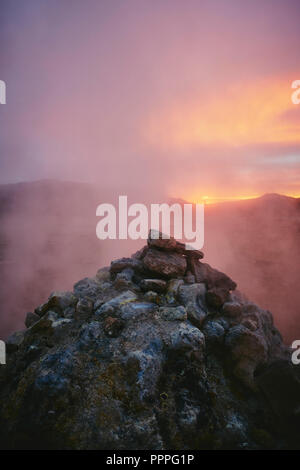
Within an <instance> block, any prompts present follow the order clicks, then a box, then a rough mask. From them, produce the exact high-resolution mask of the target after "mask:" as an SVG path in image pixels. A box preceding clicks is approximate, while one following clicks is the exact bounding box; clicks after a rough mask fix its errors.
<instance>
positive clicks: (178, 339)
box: [169, 322, 205, 355]
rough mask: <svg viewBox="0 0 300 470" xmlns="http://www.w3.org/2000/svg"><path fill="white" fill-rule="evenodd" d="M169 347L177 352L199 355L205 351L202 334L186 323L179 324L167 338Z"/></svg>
mask: <svg viewBox="0 0 300 470" xmlns="http://www.w3.org/2000/svg"><path fill="white" fill-rule="evenodd" d="M169 347H171V348H172V349H175V350H178V351H183V352H184V351H198V352H199V353H201V355H203V354H204V350H205V337H204V335H203V333H202V332H201V331H200V330H198V328H195V327H194V326H193V325H191V324H190V323H188V322H184V323H179V327H177V328H176V329H173V331H172V332H171V334H170V337H169Z"/></svg>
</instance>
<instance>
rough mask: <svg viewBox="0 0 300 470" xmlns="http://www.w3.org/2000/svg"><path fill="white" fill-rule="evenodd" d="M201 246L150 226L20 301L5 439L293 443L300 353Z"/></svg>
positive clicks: (61, 444) (158, 446) (240, 446)
mask: <svg viewBox="0 0 300 470" xmlns="http://www.w3.org/2000/svg"><path fill="white" fill-rule="evenodd" d="M202 258H203V254H202V253H201V252H199V251H186V250H185V249H184V245H183V244H182V243H177V242H176V241H175V240H174V239H171V240H161V239H158V240H153V239H152V238H149V240H148V245H147V246H145V247H144V248H143V249H141V250H139V251H138V252H137V253H135V254H134V255H132V256H131V257H130V258H122V259H117V260H113V261H112V263H111V265H110V268H102V269H99V270H98V272H97V273H96V275H95V276H93V277H90V278H84V279H82V280H81V281H79V282H77V283H76V284H75V285H74V289H73V290H72V291H71V292H54V293H52V294H51V295H50V296H49V298H48V300H46V302H44V303H43V304H41V305H40V306H38V307H36V308H35V310H34V312H31V313H28V314H27V316H26V327H27V329H25V328H24V329H23V330H21V331H19V332H16V333H14V334H13V335H12V336H10V338H9V339H8V340H7V364H6V365H5V366H1V368H0V421H1V428H0V447H1V448H2V449H114V450H118V449H151V450H164V449H182V450H186V449H212V450H218V449H235V450H255V449H276V450H278V449H299V424H300V422H299V406H300V401H299V396H300V369H299V366H293V365H292V362H291V351H290V350H289V349H288V348H287V347H286V346H285V345H284V344H283V342H282V338H281V335H280V333H279V332H278V330H277V329H276V327H275V326H274V324H273V318H272V314H271V313H270V312H269V311H267V310H264V309H262V308H260V307H258V306H257V305H256V304H255V303H253V302H252V301H249V300H248V299H246V298H245V297H244V296H243V295H242V294H241V293H240V292H239V291H237V289H236V287H237V286H236V283H235V282H234V281H233V280H232V279H231V278H230V277H228V276H227V275H226V274H224V273H222V272H220V271H218V270H216V269H213V268H212V267H211V266H210V265H208V264H207V263H205V262H203V260H202Z"/></svg>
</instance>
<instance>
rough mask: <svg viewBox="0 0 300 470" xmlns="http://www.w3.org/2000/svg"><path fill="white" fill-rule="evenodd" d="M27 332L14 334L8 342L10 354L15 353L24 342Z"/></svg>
mask: <svg viewBox="0 0 300 470" xmlns="http://www.w3.org/2000/svg"><path fill="white" fill-rule="evenodd" d="M25 333H26V330H20V331H16V332H15V333H13V334H12V335H11V336H10V337H9V338H8V339H7V340H6V342H5V343H6V351H7V352H8V353H11V352H15V351H17V349H19V347H20V346H21V344H22V343H23V341H24V337H25Z"/></svg>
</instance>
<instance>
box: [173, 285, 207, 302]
mask: <svg viewBox="0 0 300 470" xmlns="http://www.w3.org/2000/svg"><path fill="white" fill-rule="evenodd" d="M205 294H206V287H205V284H203V283H202V284H200V283H196V284H188V285H181V286H180V287H179V291H178V295H179V300H180V302H182V303H183V305H187V304H188V303H190V302H193V303H199V305H201V306H203V305H204V303H205Z"/></svg>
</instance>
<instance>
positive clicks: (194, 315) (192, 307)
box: [186, 302, 206, 328]
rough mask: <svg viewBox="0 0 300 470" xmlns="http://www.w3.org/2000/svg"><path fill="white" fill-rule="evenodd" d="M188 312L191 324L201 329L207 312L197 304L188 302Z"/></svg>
mask: <svg viewBox="0 0 300 470" xmlns="http://www.w3.org/2000/svg"><path fill="white" fill-rule="evenodd" d="M186 311H187V317H188V319H189V320H190V322H191V323H192V324H193V325H194V326H196V327H197V328H201V327H202V324H203V322H204V320H205V318H206V311H205V310H203V309H202V308H201V307H200V306H199V305H198V304H197V303H196V302H188V304H187V306H186Z"/></svg>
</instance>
